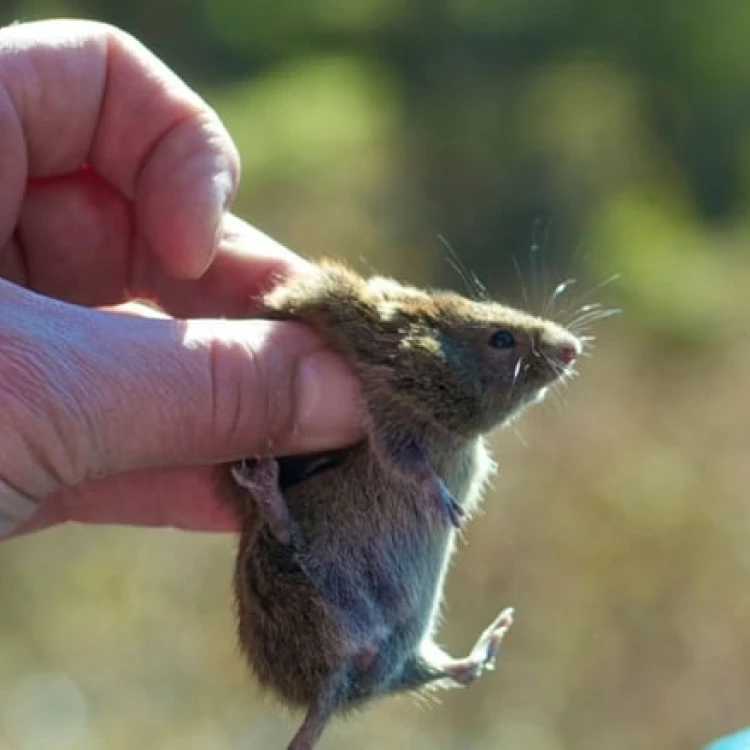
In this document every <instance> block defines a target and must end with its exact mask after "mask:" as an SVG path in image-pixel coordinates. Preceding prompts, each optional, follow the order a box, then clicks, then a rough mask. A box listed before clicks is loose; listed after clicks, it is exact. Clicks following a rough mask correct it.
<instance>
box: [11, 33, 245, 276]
mask: <svg viewBox="0 0 750 750" xmlns="http://www.w3.org/2000/svg"><path fill="white" fill-rule="evenodd" d="M86 163H88V164H90V165H91V166H92V168H93V169H94V170H95V171H96V172H98V173H99V174H100V175H101V176H102V177H103V178H104V179H105V180H106V181H107V182H109V183H110V184H111V185H112V186H113V188H114V189H116V190H117V191H118V192H119V193H121V195H122V196H123V197H124V198H125V199H127V200H129V201H131V202H132V207H133V211H134V215H133V226H134V227H135V228H136V235H137V236H140V240H141V242H140V245H139V247H140V248H141V249H142V250H143V251H144V252H148V253H153V254H155V255H156V256H158V258H159V260H160V261H161V263H163V264H164V266H165V268H166V269H167V270H168V271H169V272H170V273H172V274H174V275H176V276H178V277H180V278H197V277H198V276H200V274H201V273H202V272H203V271H204V270H205V268H206V267H207V266H208V265H209V263H210V261H211V258H212V255H213V252H214V247H215V244H216V242H215V241H216V236H217V231H218V227H219V222H220V219H221V216H222V214H223V212H224V210H225V209H226V207H227V206H228V204H229V203H230V201H231V199H232V196H233V194H234V190H235V188H236V184H237V180H238V173H239V161H238V157H237V153H236V149H235V148H234V145H233V144H232V142H231V139H230V138H229V136H228V134H227V133H226V131H225V130H224V128H223V126H222V125H221V123H220V122H219V120H218V118H217V117H216V115H215V113H214V112H213V111H212V110H211V109H210V108H209V107H208V106H207V105H206V104H205V103H204V102H202V101H201V100H200V98H199V97H198V96H197V95H196V94H195V93H193V92H192V91H191V90H190V89H189V88H188V87H187V86H186V85H185V84H184V83H183V82H181V81H180V80H179V78H177V76H175V75H174V74H173V73H172V72H171V71H170V70H169V69H168V68H166V66H164V65H163V64H162V63H161V62H160V61H159V60H158V59H157V58H155V57H154V56H153V55H152V54H151V53H150V52H148V51H147V50H146V49H145V48H144V47H143V46H141V45H140V44H139V43H138V42H136V41H135V40H134V39H133V38H131V37H129V36H128V35H126V34H124V33H123V32H121V31H118V30H116V29H113V28H112V27H109V26H105V25H102V24H95V23H91V22H81V21H54V22H42V23H33V24H20V25H17V26H11V27H6V28H3V29H2V30H0V174H2V175H3V179H2V187H1V188H0V247H4V246H6V245H7V243H8V241H9V239H10V237H11V234H12V233H13V230H14V226H15V222H16V217H17V214H18V212H19V209H20V205H21V198H22V196H23V193H24V190H25V187H26V180H27V178H28V177H31V178H39V177H44V178H46V177H54V176H59V175H63V174H66V173H70V172H73V171H75V170H77V169H78V168H79V167H80V166H81V165H83V164H86Z"/></svg>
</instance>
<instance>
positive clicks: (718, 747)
mask: <svg viewBox="0 0 750 750" xmlns="http://www.w3.org/2000/svg"><path fill="white" fill-rule="evenodd" d="M704 750H750V729H743V730H742V731H741V732H737V733H736V734H730V735H729V736H728V737H722V738H721V739H720V740H716V741H715V742H712V743H711V744H710V745H706V747H705V749H704Z"/></svg>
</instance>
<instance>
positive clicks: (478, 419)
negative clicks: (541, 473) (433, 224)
mask: <svg viewBox="0 0 750 750" xmlns="http://www.w3.org/2000/svg"><path fill="white" fill-rule="evenodd" d="M265 304H266V308H267V310H268V311H269V314H270V315H271V316H272V317H276V318H281V319H289V320H296V321H301V322H303V323H305V324H307V325H309V326H310V327H311V328H312V329H314V330H315V332H316V333H317V334H318V335H319V336H320V337H322V339H323V340H324V341H325V342H326V343H327V345H328V346H329V347H330V348H331V349H332V350H333V351H335V352H337V353H338V354H339V355H341V356H342V357H343V358H344V359H345V361H346V362H347V363H348V364H349V366H350V367H351V369H352V371H353V372H354V374H355V376H356V377H357V378H358V379H359V381H360V383H361V387H362V394H363V401H364V410H365V420H366V438H365V439H364V440H362V441H361V442H360V443H359V444H357V445H355V446H353V447H351V448H347V449H343V450H337V451H333V452H329V453H321V454H316V455H313V456H288V457H281V458H257V459H249V460H247V461H244V462H242V463H238V464H234V465H233V466H232V467H231V469H230V471H231V477H232V479H233V481H234V482H235V483H236V484H237V485H238V486H239V489H238V491H239V492H241V493H242V494H243V496H244V503H243V511H242V515H243V527H242V534H241V539H240V544H239V550H238V554H237V561H236V570H235V577H234V583H235V590H236V599H237V609H238V619H239V626H238V629H239V640H240V642H241V644H242V647H243V649H244V651H245V653H246V655H247V658H248V660H249V662H250V665H251V667H252V669H253V671H254V672H255V674H256V676H257V678H258V680H259V681H260V683H261V684H262V685H264V686H266V687H268V688H271V689H272V691H273V692H275V693H276V694H277V695H278V696H279V697H280V698H281V699H282V700H284V701H285V702H286V703H287V704H289V705H291V706H296V707H302V708H304V709H306V711H307V714H306V717H305V719H304V722H303V724H302V726H301V728H300V729H299V731H298V732H297V734H296V735H295V737H294V739H293V740H292V742H291V744H290V745H289V750H309V749H310V748H312V747H313V746H314V745H315V744H316V743H317V741H318V739H319V738H320V735H321V733H322V732H323V729H324V727H325V726H326V724H327V722H328V721H329V719H330V718H331V717H332V715H333V714H334V713H335V712H337V711H340V710H345V709H350V708H353V707H356V706H359V705H362V704H364V703H366V702H367V701H369V700H371V699H373V698H376V697H379V696H385V695H389V694H394V693H401V692H405V691H412V690H419V689H421V688H427V687H430V686H444V687H450V686H456V685H467V684H469V683H470V682H472V681H473V680H475V679H476V678H477V677H479V676H480V675H481V674H482V673H483V672H484V671H485V670H488V669H491V668H492V667H493V666H494V662H495V658H496V655H497V652H498V647H499V644H500V641H501V640H502V638H503V636H504V635H505V633H506V631H507V630H508V628H509V627H510V625H511V623H512V619H513V612H512V610H511V609H509V608H508V609H504V610H503V611H502V612H500V614H499V615H498V616H497V617H496V618H495V619H494V620H493V621H492V623H491V624H490V625H489V626H488V627H487V629H486V630H485V631H484V632H483V633H482V634H481V635H480V636H479V639H478V640H477V642H476V644H475V645H474V648H473V649H472V651H471V653H470V654H469V655H468V656H467V657H465V658H462V659H454V658H451V657H450V656H449V655H448V654H446V653H445V652H443V651H442V650H441V649H440V648H439V647H438V646H437V645H436V643H435V641H434V636H435V630H436V624H437V618H438V615H439V610H440V603H441V597H442V590H443V582H444V578H445V572H446V566H447V563H448V560H449V558H450V556H451V554H452V552H453V548H454V543H455V537H456V529H457V527H460V526H461V525H462V524H463V523H464V522H465V521H466V520H467V519H468V518H469V517H470V516H471V515H472V513H473V511H474V510H475V509H476V507H477V503H478V502H479V498H480V493H481V491H482V487H483V485H484V484H485V481H486V479H487V477H488V475H489V474H490V472H491V470H492V467H493V463H492V460H491V459H490V457H489V454H488V451H487V448H486V446H485V441H484V438H483V436H484V435H485V434H487V433H488V432H489V431H490V430H492V429H493V428H495V427H497V426H498V425H501V424H503V423H507V422H508V421H509V420H511V419H513V418H514V417H515V416H517V414H518V413H519V412H520V411H521V410H522V409H523V408H524V407H526V406H528V405H529V404H532V403H534V402H536V401H539V400H540V399H541V398H542V397H543V396H544V394H545V391H546V390H547V389H548V387H549V386H551V385H552V384H554V383H555V382H556V381H558V380H560V379H561V378H563V377H564V376H565V375H566V374H567V373H569V372H570V369H571V367H572V365H573V363H574V362H575V361H576V359H577V358H578V356H579V355H580V353H581V350H582V343H581V341H580V340H579V339H578V338H576V337H575V336H574V335H573V334H572V333H570V332H568V331H567V330H565V329H564V328H562V327H561V326H559V325H557V324H556V323H554V322H551V321H549V320H544V319H541V318H538V317H534V316H532V315H530V314H526V313H524V312H521V311H518V310H515V309H512V308H510V307H506V306H503V305H500V304H496V303H491V302H484V301H474V300H470V299H467V298H464V297H462V296H460V295H458V294H454V293H451V292H442V291H423V290H420V289H417V288H414V287H411V286H405V285H402V284H400V283H398V282H396V281H394V280H391V279H386V278H382V277H373V278H370V279H368V280H365V279H364V278H362V277H360V276H359V275H357V274H355V273H353V272H352V271H351V270H348V269H347V268H345V267H343V266H341V265H339V264H336V263H333V262H323V263H321V264H319V265H316V266H315V267H314V271H313V272H312V273H306V274H304V275H298V276H296V277H293V278H290V279H288V280H287V281H285V282H283V283H281V284H280V285H279V286H278V287H277V288H275V289H274V290H273V291H271V292H270V293H269V294H268V296H267V297H266V299H265Z"/></svg>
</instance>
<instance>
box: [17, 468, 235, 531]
mask: <svg viewBox="0 0 750 750" xmlns="http://www.w3.org/2000/svg"><path fill="white" fill-rule="evenodd" d="M220 479H221V478H220V477H219V476H217V470H216V469H214V468H213V467H171V468H165V469H142V470H137V471H129V472H123V473H122V474H116V475H113V476H109V477H103V478H101V479H92V480H88V481H86V482H84V483H82V484H80V485H78V486H77V487H72V488H68V489H65V490H62V491H60V492H58V493H56V494H55V495H52V496H50V497H49V498H47V499H46V500H45V501H44V502H43V503H42V504H40V505H39V506H38V508H37V509H36V511H35V512H34V514H33V515H31V517H30V518H29V520H28V521H26V522H25V523H23V524H21V525H20V526H19V527H18V528H17V529H16V530H15V532H14V534H13V536H20V535H22V534H27V533H30V532H32V531H40V530H42V529H45V528H49V527H50V526H56V525H58V524H61V523H65V522H70V521H72V522H74V523H86V524H118V525H129V526H151V527H164V526H167V527H172V528H177V529H184V530H186V531H207V532H232V531H236V530H237V528H238V526H239V522H238V519H237V516H236V514H235V513H234V511H233V510H232V504H231V503H229V502H223V501H222V500H223V498H222V486H221V482H220Z"/></svg>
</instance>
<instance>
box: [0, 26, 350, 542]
mask: <svg viewBox="0 0 750 750" xmlns="http://www.w3.org/2000/svg"><path fill="white" fill-rule="evenodd" d="M248 117H252V113H248ZM238 179H239V159H238V155H237V152H236V149H235V147H234V145H233V144H232V141H231V139H230V137H229V135H228V134H227V132H226V131H225V129H224V127H223V126H222V124H221V122H220V121H219V119H218V117H217V116H216V114H215V113H214V112H213V111H212V110H211V109H210V108H209V107H208V106H207V105H206V104H205V103H204V102H203V101H202V100H201V99H200V98H199V97H198V96H197V95H196V94H195V93H194V92H192V91H191V90H190V89H189V88H188V87H187V86H186V85H185V84H184V83H183V82H182V81H180V80H179V78H177V77H176V75H175V74H174V73H172V72H171V71H170V70H168V69H167V68H166V67H165V66H164V65H163V64H162V63H161V62H160V61H159V60H158V59H157V58H156V57H154V56H153V55H152V54H151V53H150V52H148V51H147V50H146V49H145V48H144V47H143V46H141V45H140V44H139V43H137V42H136V41H135V40H133V39H132V38H131V37H129V36H127V35H126V34H124V33H123V32H121V31H119V30H117V29H114V28H112V27H109V26H105V25H101V24H95V23H90V22H70V21H50V22H44V23H34V24H19V25H16V26H12V27H8V28H3V29H0V414H1V415H2V419H0V535H6V536H18V535H19V534H24V533H28V532H31V531H38V530H40V529H43V528H46V527H49V526H52V525H56V524H61V523H64V522H68V521H74V522H79V523H89V524H105V523H106V524H131V525H142V526H171V527H177V528H182V529H188V530H206V531H230V530H234V529H235V528H236V526H237V521H236V519H235V517H234V515H233V514H232V512H231V510H230V509H229V507H228V506H227V505H226V504H225V503H222V501H221V499H220V498H219V497H218V495H217V490H216V483H215V480H214V469H213V466H214V465H215V464H217V463H223V462H228V461H233V460H236V459H239V458H242V457H243V456H247V455H253V454H265V453H268V452H269V451H270V452H273V453H279V454H281V453H295V452H305V451H315V450H321V449H325V448H333V447H337V446H341V445H345V444H347V443H349V442H352V441H353V440H356V439H357V438H358V437H359V435H360V430H361V427H360V423H359V412H358V390H357V386H356V384H355V382H354V380H353V378H352V377H351V375H350V374H349V372H348V371H347V369H346V367H345V366H344V365H343V364H342V363H341V362H340V361H339V360H338V359H337V358H336V357H334V355H332V354H331V353H329V352H328V351H327V350H326V349H325V348H324V347H323V345H322V344H321V343H320V341H319V340H318V339H317V338H316V337H315V336H314V335H313V334H312V333H311V332H309V331H308V330H307V329H305V328H303V327H301V326H299V325H297V324H293V323H280V322H273V323H272V322H267V321H262V320H257V321H250V322H248V321H239V320H232V319H233V318H234V319H236V318H241V317H246V316H248V315H250V314H252V313H253V311H254V307H253V305H254V303H253V299H254V298H257V295H258V293H259V292H261V291H264V290H265V289H267V288H268V287H269V286H270V285H271V284H272V283H273V279H274V278H275V277H276V276H277V275H278V274H284V273H287V272H289V271H291V270H292V269H298V268H304V266H305V262H304V261H303V260H302V259H300V258H299V257H298V256H296V255H294V254H293V253H292V252H290V251H289V250H287V249H285V248H283V247H282V246H280V245H278V244H277V243H275V242H273V241H272V240H270V239H269V238H268V237H266V236H265V235H263V234H261V233H260V232H258V231H257V230H255V229H253V228H252V227H251V226H249V225H248V224H246V223H244V222H242V221H240V220H239V219H237V218H236V217H234V216H232V215H231V214H230V213H228V207H229V205H230V203H231V199H232V197H233V195H234V192H235V190H236V187H237V182H238ZM136 299H141V300H142V299H149V300H152V301H154V302H156V303H158V305H159V306H160V307H161V308H162V309H163V310H164V311H165V313H166V314H165V315H159V314H156V313H153V312H150V311H148V310H147V309H146V308H144V307H142V306H138V305H134V304H133V300H136ZM71 303H72V304H71Z"/></svg>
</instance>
